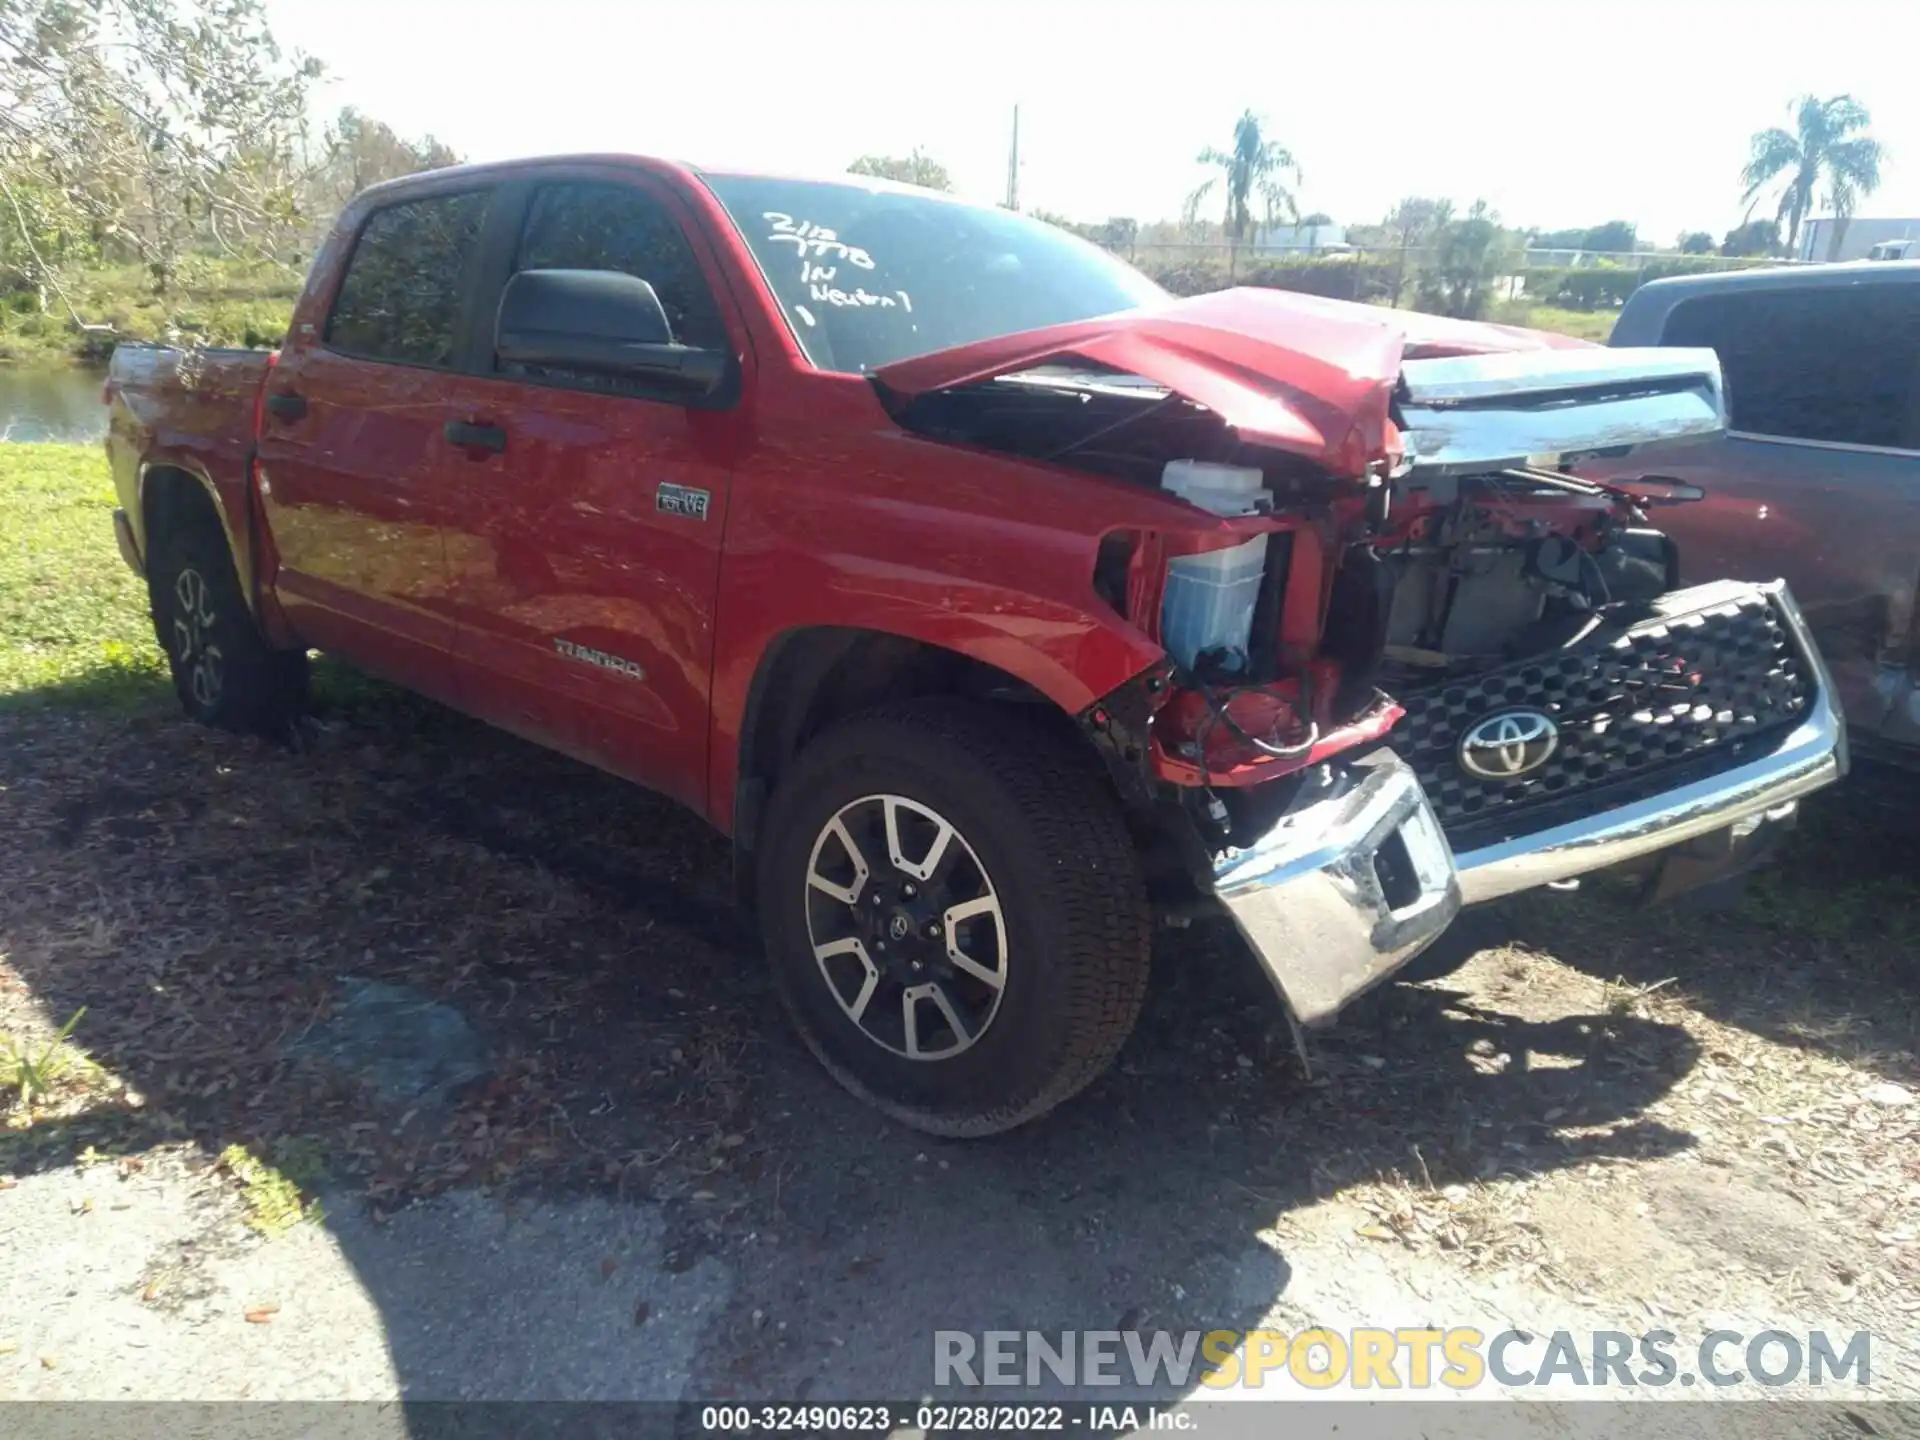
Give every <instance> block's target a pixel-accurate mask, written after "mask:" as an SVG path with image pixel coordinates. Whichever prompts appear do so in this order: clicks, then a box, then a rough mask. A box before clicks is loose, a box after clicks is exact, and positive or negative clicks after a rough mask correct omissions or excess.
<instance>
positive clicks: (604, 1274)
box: [600, 1255, 620, 1280]
mask: <svg viewBox="0 0 1920 1440" xmlns="http://www.w3.org/2000/svg"><path fill="white" fill-rule="evenodd" d="M619 1268H620V1262H619V1261H617V1260H615V1259H614V1258H613V1257H612V1256H611V1255H609V1256H608V1257H607V1258H606V1259H605V1260H602V1261H601V1262H600V1278H601V1279H602V1280H611V1279H612V1278H613V1272H614V1271H615V1270H618V1269H619Z"/></svg>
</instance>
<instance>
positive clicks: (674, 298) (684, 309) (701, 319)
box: [513, 182, 729, 350]
mask: <svg viewBox="0 0 1920 1440" xmlns="http://www.w3.org/2000/svg"><path fill="white" fill-rule="evenodd" d="M513 268H514V269H515V270H618V271H622V272H623V273H625V274H628V275H632V276H634V277H635V278H637V279H641V280H645V281H646V282H647V283H648V284H649V285H651V286H653V293H654V294H656V295H658V296H659V297H660V308H661V309H663V310H665V311H666V312H667V324H668V325H669V326H671V327H672V329H673V338H674V339H675V340H676V341H678V342H679V343H680V344H682V345H690V346H692V347H693V348H695V349H698V350H725V349H727V348H729V344H728V340H727V331H726V327H725V326H724V325H723V324H722V323H721V321H720V311H719V308H718V307H717V306H716V305H715V304H714V300H713V292H712V291H711V290H709V289H708V288H707V281H706V277H705V276H704V275H702V274H701V273H700V262H699V261H698V260H696V259H695V258H694V254H693V247H692V246H690V245H689V244H688V243H687V237H686V235H685V234H684V233H682V231H681V229H680V226H679V224H678V223H677V222H676V221H675V220H674V218H673V216H672V215H671V214H669V213H668V212H667V209H666V207H665V206H663V205H662V204H661V203H660V202H659V201H658V200H656V199H654V198H653V197H652V196H651V195H649V194H647V193H646V192H645V191H643V190H639V189H636V188H635V187H633V186H631V185H612V184H606V183H596V182H582V183H576V184H567V185H546V186H542V187H541V188H540V189H539V190H538V191H536V192H535V193H534V197H533V204H532V206H531V207H529V209H528V211H527V220H526V225H525V226H524V228H523V229H522V230H521V234H520V246H519V250H518V251H517V253H516V254H515V256H514V265H513Z"/></svg>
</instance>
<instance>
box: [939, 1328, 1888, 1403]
mask: <svg viewBox="0 0 1920 1440" xmlns="http://www.w3.org/2000/svg"><path fill="white" fill-rule="evenodd" d="M1872 1350H1873V1337H1872V1336H1871V1335H1870V1334H1868V1333H1867V1332H1866V1331H1864V1330H1858V1331H1855V1332H1853V1333H1852V1334H1851V1335H1844V1336H1833V1335H1828V1334H1827V1333H1826V1332H1825V1331H1821V1330H1814V1331H1810V1332H1808V1333H1806V1334H1804V1335H1797V1334H1793V1333H1790V1332H1788V1331H1785V1330H1762V1331H1758V1332H1756V1333H1754V1334H1751V1335H1748V1334H1743V1333H1740V1332H1737V1331H1733V1330H1710V1331H1708V1332H1707V1333H1706V1334H1704V1335H1702V1336H1701V1337H1700V1338H1699V1339H1698V1340H1696V1341H1683V1340H1682V1339H1681V1338H1680V1337H1679V1336H1678V1335H1676V1334H1675V1333H1674V1332H1673V1331H1671V1330H1648V1331H1645V1332H1643V1333H1641V1334H1632V1333H1629V1332H1628V1331H1625V1330H1593V1331H1569V1330H1555V1331H1553V1332H1551V1333H1545V1332H1528V1331H1523V1330H1500V1331H1495V1332H1493V1333H1491V1334H1489V1333H1488V1332H1485V1331H1482V1330H1477V1329H1474V1328H1472V1327H1471V1326H1457V1327H1455V1328H1452V1329H1447V1330H1441V1329H1408V1328H1399V1329H1384V1328H1381V1329H1370V1328H1360V1329H1355V1330H1350V1331H1345V1332H1341V1331H1336V1330H1325V1329H1312V1330H1299V1331H1291V1332H1290V1331H1285V1330H1250V1331H1247V1332H1245V1333H1242V1332H1240V1331H1237V1330H1208V1331H1199V1330H1188V1331H1184V1332H1175V1331H1167V1330H1155V1331H1138V1330H1061V1331H1054V1332H1051V1333H1048V1332H1043V1331H1038V1330H1024V1331H1022V1330H986V1331H979V1332H974V1331H966V1330H939V1331H935V1332H934V1337H933V1383H934V1384H935V1386H947V1385H964V1386H969V1387H972V1386H1023V1387H1032V1386H1037V1385H1041V1384H1045V1383H1053V1384H1060V1385H1127V1386H1132V1387H1135V1388H1139V1389H1148V1388H1152V1387H1155V1386H1171V1387H1174V1388H1186V1387H1188V1386H1192V1385H1200V1386H1205V1387H1211V1388H1213V1389H1221V1390H1224V1389H1258V1388H1260V1387H1262V1386H1266V1385H1273V1386H1277V1387H1288V1388H1291V1387H1296V1386H1297V1387H1302V1388H1305V1389H1308V1390H1330V1389H1333V1388H1335V1387H1338V1386H1344V1387H1347V1388H1350V1389H1355V1390H1403V1389H1406V1390H1425V1389H1431V1388H1434V1387H1436V1386H1438V1387H1444V1388H1445V1389H1448V1390H1473V1389H1477V1388H1478V1387H1479V1386H1481V1385H1484V1384H1486V1383H1487V1382H1488V1381H1492V1382H1493V1383H1495V1384H1497V1385H1502V1386H1507V1387H1553V1388H1559V1387H1574V1388H1591V1387H1620V1388H1625V1389H1640V1388H1651V1389H1660V1388H1664V1387H1667V1386H1680V1387H1694V1386H1706V1387H1709V1388H1712V1389H1727V1388H1730V1387H1733V1386H1738V1385H1755V1386H1761V1387H1765V1388H1776V1387H1779V1386H1785V1385H1810V1386H1825V1385H1846V1386H1851V1387H1857V1388H1859V1389H1866V1388H1867V1387H1868V1386H1869V1385H1870V1384H1871V1383H1872V1379H1873V1355H1872Z"/></svg>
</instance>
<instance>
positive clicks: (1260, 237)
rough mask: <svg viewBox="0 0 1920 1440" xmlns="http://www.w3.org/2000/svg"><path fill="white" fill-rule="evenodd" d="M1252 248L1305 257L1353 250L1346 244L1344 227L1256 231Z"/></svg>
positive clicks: (1287, 226) (1282, 226)
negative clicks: (1297, 252) (1283, 251)
mask: <svg viewBox="0 0 1920 1440" xmlns="http://www.w3.org/2000/svg"><path fill="white" fill-rule="evenodd" d="M1253 246H1254V248H1255V249H1256V250H1295V251H1299V252H1301V253H1302V254H1306V255H1324V254H1326V253H1328V252H1329V251H1332V252H1334V253H1336V254H1337V253H1339V252H1340V251H1343V250H1350V249H1352V248H1353V247H1352V246H1350V245H1348V244H1347V227H1346V226H1344V225H1275V226H1273V227H1271V228H1270V229H1266V230H1260V231H1257V232H1256V233H1255V235H1254V240H1253Z"/></svg>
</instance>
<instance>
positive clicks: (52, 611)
mask: <svg viewBox="0 0 1920 1440" xmlns="http://www.w3.org/2000/svg"><path fill="white" fill-rule="evenodd" d="M114 504H115V500H114V494H113V486H112V483H111V482H110V481H109V479H108V476H107V461H106V456H105V455H104V454H103V453H102V452H101V450H100V449H99V448H98V447H97V446H91V445H5V444H0V708H8V707H17V706H21V705H33V704H47V703H62V704H74V703H82V704H97V705H110V706H115V707H119V708H136V707H141V706H144V705H146V704H148V703H151V702H152V701H154V700H156V699H159V698H161V697H163V696H164V695H165V694H166V690H165V684H166V681H165V675H166V670H165V663H164V661H163V659H162V657H161V655H160V650H159V647H158V646H157V645H156V644H155V643H154V638H153V625H152V623H151V621H149V620H148V618H147V592H146V586H145V584H144V583H143V582H142V581H141V580H140V579H139V577H137V576H136V575H134V574H133V572H132V571H130V570H129V569H128V568H127V566H126V563H125V562H124V561H122V560H121V558H120V551H119V548H118V546H117V545H115V543H114V538H113V507H114Z"/></svg>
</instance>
